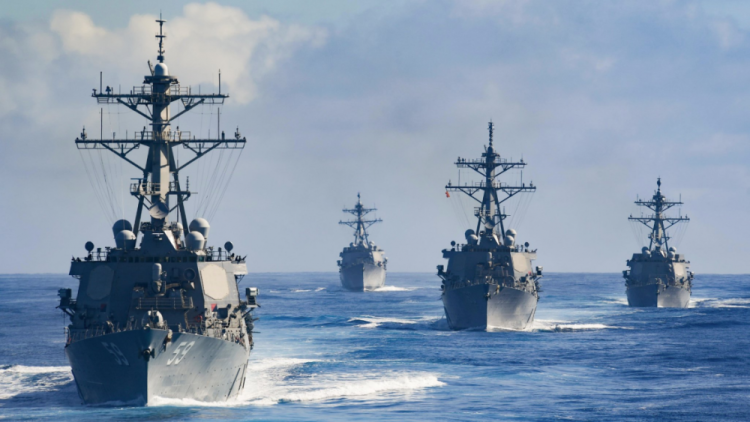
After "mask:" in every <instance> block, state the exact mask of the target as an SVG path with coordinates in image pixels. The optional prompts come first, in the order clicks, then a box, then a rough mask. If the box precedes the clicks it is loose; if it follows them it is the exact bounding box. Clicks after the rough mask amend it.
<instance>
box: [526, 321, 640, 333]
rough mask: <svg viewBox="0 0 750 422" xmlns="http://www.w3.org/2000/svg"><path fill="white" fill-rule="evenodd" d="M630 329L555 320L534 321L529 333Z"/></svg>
mask: <svg viewBox="0 0 750 422" xmlns="http://www.w3.org/2000/svg"><path fill="white" fill-rule="evenodd" d="M616 329H620V330H622V329H628V328H627V327H616V326H612V325H606V324H592V323H572V322H570V321H554V320H542V319H537V320H534V322H533V324H532V325H531V328H530V329H529V331H553V332H571V331H591V330H616Z"/></svg>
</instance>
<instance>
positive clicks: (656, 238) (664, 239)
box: [623, 178, 694, 308]
mask: <svg viewBox="0 0 750 422" xmlns="http://www.w3.org/2000/svg"><path fill="white" fill-rule="evenodd" d="M656 187H657V189H656V192H655V193H654V196H653V197H652V198H651V200H648V201H643V200H637V201H636V202H635V204H636V205H638V206H641V207H646V208H648V209H649V210H651V211H652V212H653V214H651V215H647V216H641V217H633V216H632V215H631V216H630V217H629V218H628V220H630V221H631V222H634V223H637V224H643V225H645V226H646V227H648V229H649V230H650V233H649V236H648V239H649V245H648V246H644V247H643V249H641V253H635V254H633V257H632V258H631V259H630V260H628V262H627V266H628V267H629V268H630V269H629V270H625V271H623V277H624V278H625V287H626V289H627V290H626V291H627V296H628V304H629V305H630V306H638V307H659V308H667V307H669V308H687V306H688V303H689V302H690V293H691V290H692V286H693V277H694V275H693V273H692V272H691V271H690V270H689V267H690V262H689V261H687V260H686V259H685V255H683V254H679V253H677V250H676V249H675V248H674V247H670V246H669V239H670V237H669V235H668V234H667V230H668V229H669V228H671V227H672V226H674V225H676V224H679V223H687V222H688V221H690V218H688V217H687V216H685V217H683V216H678V217H669V216H667V215H666V214H665V212H666V211H667V210H668V209H670V208H672V207H674V206H677V205H682V204H683V203H682V201H669V200H667V198H666V197H665V196H664V195H663V194H662V193H661V178H659V179H657V181H656Z"/></svg>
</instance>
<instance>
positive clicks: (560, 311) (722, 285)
mask: <svg viewBox="0 0 750 422" xmlns="http://www.w3.org/2000/svg"><path fill="white" fill-rule="evenodd" d="M75 281H76V280H74V279H72V278H70V277H67V276H62V275H24V276H17V275H4V276H0V317H1V318H2V322H3V324H2V326H0V418H5V419H9V420H32V419H40V420H76V421H100V420H102V419H108V420H133V421H156V420H159V421H161V420H191V419H196V420H295V421H304V420H327V421H349V420H385V421H391V420H394V421H402V420H420V421H421V420H508V421H527V420H529V421H532V420H533V421H545V420H549V421H557V420H584V421H602V420H626V421H642V420H664V421H670V420H674V421H693V420H694V421H712V420H716V421H721V420H750V358H749V356H750V330H749V328H750V276H744V275H740V276H736V275H732V276H729V275H698V276H696V279H695V288H694V290H693V299H692V301H691V307H690V308H689V309H678V310H669V309H633V308H629V307H627V305H626V300H625V288H624V285H623V282H622V279H621V276H620V275H619V274H549V275H546V276H545V278H544V279H543V283H542V289H543V292H542V295H541V300H540V302H539V307H538V310H537V314H536V322H535V323H534V326H533V327H532V328H531V329H529V330H527V331H523V332H512V331H498V332H482V331H462V332H454V331H450V330H448V328H447V324H446V322H445V319H444V317H443V309H442V304H441V302H440V300H439V298H440V290H439V286H440V282H439V280H438V278H437V276H435V275H434V274H410V273H402V274H389V275H388V279H387V284H388V286H387V287H386V288H384V289H381V290H380V291H375V292H368V293H350V292H346V291H343V290H342V289H341V288H340V286H339V282H338V275H337V274H336V273H293V274H292V273H290V274H251V275H249V276H247V277H245V279H244V280H243V281H242V286H251V285H252V286H258V287H260V289H261V296H260V301H261V304H262V308H261V309H260V310H259V311H258V312H257V316H259V317H260V320H259V321H258V322H257V323H256V329H257V330H258V331H259V333H258V334H256V337H255V350H254V351H253V352H252V354H251V357H250V364H249V367H250V369H249V371H248V373H249V377H248V380H247V384H246V389H245V391H244V392H243V394H242V396H241V398H240V399H239V400H237V401H233V402H230V403H209V404H201V403H195V402H190V401H185V400H163V401H160V402H158V403H156V404H154V405H153V406H149V407H141V408H138V407H92V406H85V405H82V404H81V402H80V400H79V398H78V396H77V393H76V389H75V386H74V384H73V379H72V376H71V374H70V369H69V366H68V364H67V362H66V360H65V356H64V353H63V346H64V335H63V327H64V326H65V324H66V323H65V321H64V319H63V317H62V313H61V312H60V311H59V310H56V309H55V306H56V304H57V297H56V293H57V289H58V288H59V287H75Z"/></svg>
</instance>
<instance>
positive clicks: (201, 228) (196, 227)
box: [188, 218, 211, 239]
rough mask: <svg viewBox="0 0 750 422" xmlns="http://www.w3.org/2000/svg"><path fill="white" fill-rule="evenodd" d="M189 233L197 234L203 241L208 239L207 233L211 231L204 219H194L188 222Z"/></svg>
mask: <svg viewBox="0 0 750 422" xmlns="http://www.w3.org/2000/svg"><path fill="white" fill-rule="evenodd" d="M188 227H189V228H190V232H191V233H192V232H198V233H200V234H202V235H203V238H204V239H208V232H209V230H210V229H211V225H210V224H208V221H206V219H205V218H196V219H195V220H193V221H191V222H190V226H188Z"/></svg>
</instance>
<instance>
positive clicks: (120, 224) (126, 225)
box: [112, 220, 133, 237]
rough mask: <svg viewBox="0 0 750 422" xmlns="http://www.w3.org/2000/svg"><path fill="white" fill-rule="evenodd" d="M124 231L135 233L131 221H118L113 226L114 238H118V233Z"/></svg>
mask: <svg viewBox="0 0 750 422" xmlns="http://www.w3.org/2000/svg"><path fill="white" fill-rule="evenodd" d="M123 230H130V231H133V225H132V224H130V221H128V220H118V221H117V222H115V224H114V225H113V226H112V236H115V237H117V233H120V232H121V231H123Z"/></svg>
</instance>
